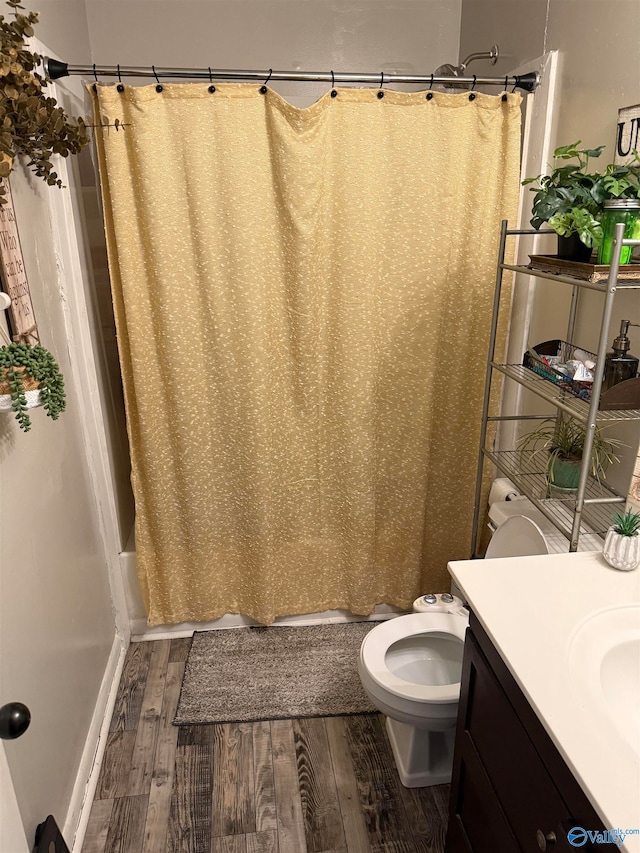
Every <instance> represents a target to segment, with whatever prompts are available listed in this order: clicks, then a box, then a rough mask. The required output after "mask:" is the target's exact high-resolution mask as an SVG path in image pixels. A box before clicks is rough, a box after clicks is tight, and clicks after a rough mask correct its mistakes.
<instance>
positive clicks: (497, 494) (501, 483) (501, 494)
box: [489, 477, 520, 506]
mask: <svg viewBox="0 0 640 853" xmlns="http://www.w3.org/2000/svg"><path fill="white" fill-rule="evenodd" d="M519 494H520V492H519V491H518V490H517V489H516V487H515V486H514V485H513V483H512V482H511V480H507V478H506V477H499V478H498V479H497V480H494V481H493V483H492V484H491V491H490V492H489V506H491V504H494V503H496V501H510V500H511V499H512V498H516V497H518V495H519Z"/></svg>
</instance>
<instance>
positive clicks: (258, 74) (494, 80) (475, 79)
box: [43, 56, 540, 92]
mask: <svg viewBox="0 0 640 853" xmlns="http://www.w3.org/2000/svg"><path fill="white" fill-rule="evenodd" d="M43 65H44V70H45V74H46V75H47V77H49V78H50V79H51V80H59V79H60V78H61V77H68V76H70V75H83V76H92V77H96V78H97V77H117V78H118V79H120V78H121V77H152V78H154V79H156V80H158V81H159V79H160V78H165V79H166V78H168V77H173V78H188V79H194V78H195V79H199V80H208V81H212V80H261V81H262V82H263V83H266V82H267V81H268V80H295V81H302V82H311V81H319V82H322V83H331V85H332V86H333V85H334V84H336V83H378V84H381V85H384V84H385V83H420V84H423V85H428V86H433V85H442V84H444V85H447V84H453V83H455V84H456V85H455V87H456V88H462V86H460V85H459V84H463V85H464V84H469V85H470V86H473V85H478V86H500V87H501V88H503V89H506V88H508V87H509V86H511V87H513V89H514V90H515V89H522V90H523V91H525V92H534V91H535V90H536V88H537V87H538V85H539V84H540V74H539V73H538V72H537V71H531V72H529V73H528V74H516V75H513V76H505V77H480V76H479V75H476V74H472V75H471V76H467V77H454V76H442V75H435V74H423V75H412V74H385V73H384V72H381V73H380V74H360V73H358V74H352V73H345V72H338V71H336V72H333V71H273V70H271V69H268V70H267V71H242V70H238V69H232V70H225V71H222V70H220V69H215V68H214V69H211V68H160V67H156V66H152V67H151V68H149V67H148V66H147V67H146V68H144V67H132V66H129V65H68V64H67V63H66V62H60V61H59V60H57V59H51V58H50V57H48V56H45V57H44V58H43Z"/></svg>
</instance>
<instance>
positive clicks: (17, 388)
mask: <svg viewBox="0 0 640 853" xmlns="http://www.w3.org/2000/svg"><path fill="white" fill-rule="evenodd" d="M36 388H38V389H39V391H40V400H41V403H42V405H43V406H44V409H45V411H46V413H47V415H49V417H50V418H51V419H52V420H54V421H56V420H57V419H58V417H59V416H60V413H61V412H64V410H65V406H66V400H65V393H64V380H63V378H62V374H61V373H60V369H59V367H58V365H57V363H56V360H55V359H54V357H53V356H52V355H51V353H50V352H49V350H47V349H45V348H44V347H41V346H39V345H37V346H31V344H17V343H12V344H9V345H8V346H3V347H0V393H9V394H10V396H11V408H12V409H13V411H14V412H15V413H16V420H17V421H18V423H19V424H20V429H22V430H24V431H25V432H29V430H30V429H31V419H30V417H29V415H28V412H27V399H26V396H25V391H26V390H30V389H36Z"/></svg>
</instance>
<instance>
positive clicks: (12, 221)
mask: <svg viewBox="0 0 640 853" xmlns="http://www.w3.org/2000/svg"><path fill="white" fill-rule="evenodd" d="M3 183H4V187H5V190H6V195H5V203H4V204H3V205H0V277H1V278H2V289H3V290H4V292H5V293H8V294H9V296H10V298H11V307H10V308H9V309H8V310H7V314H8V321H9V330H10V332H11V337H12V338H13V340H14V341H20V342H23V343H27V344H39V343H40V338H39V336H38V326H37V324H36V318H35V314H34V312H33V303H32V302H31V291H30V290H29V281H28V279H27V271H26V269H25V266H24V258H23V257H22V248H21V246H20V235H19V234H18V225H17V223H16V215H15V210H14V207H13V196H12V195H11V186H10V184H9V181H8V180H7V179H6V178H4V179H3Z"/></svg>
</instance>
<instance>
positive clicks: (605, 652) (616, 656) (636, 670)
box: [568, 604, 640, 756]
mask: <svg viewBox="0 0 640 853" xmlns="http://www.w3.org/2000/svg"><path fill="white" fill-rule="evenodd" d="M568 663H569V677H570V680H571V682H572V686H573V689H574V690H575V691H576V692H577V693H578V694H579V695H580V696H581V698H583V699H584V700H585V706H586V708H587V709H588V711H589V712H592V713H594V714H595V715H597V716H598V717H599V718H600V723H601V724H602V723H604V724H606V722H607V721H609V722H610V724H611V725H613V728H614V729H615V731H616V732H617V733H618V735H619V736H620V737H621V738H623V739H624V741H625V742H626V743H627V744H628V746H630V747H631V748H632V749H633V750H634V752H635V753H636V755H637V756H640V717H639V715H638V708H640V604H629V605H623V606H618V607H612V608H609V609H607V610H600V611H598V612H597V613H594V614H593V615H592V616H590V617H589V618H588V619H586V620H585V621H584V622H582V624H581V625H580V626H579V627H578V629H577V630H576V632H575V633H574V635H573V637H572V639H571V642H570V645H569V655H568Z"/></svg>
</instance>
